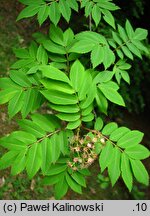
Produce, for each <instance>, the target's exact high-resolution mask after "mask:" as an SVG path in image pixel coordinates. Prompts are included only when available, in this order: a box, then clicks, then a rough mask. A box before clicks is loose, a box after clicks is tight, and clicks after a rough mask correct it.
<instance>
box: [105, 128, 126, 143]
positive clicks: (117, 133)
mask: <svg viewBox="0 0 150 216" xmlns="http://www.w3.org/2000/svg"><path fill="white" fill-rule="evenodd" d="M129 131H130V130H129V129H128V128H126V127H119V128H117V129H116V130H114V131H113V132H112V133H111V134H110V137H109V138H110V140H112V141H118V140H119V139H120V138H121V137H123V136H124V135H125V134H127V133H128V132H129Z"/></svg>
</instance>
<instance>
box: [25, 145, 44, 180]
mask: <svg viewBox="0 0 150 216" xmlns="http://www.w3.org/2000/svg"><path fill="white" fill-rule="evenodd" d="M41 164H42V151H41V145H39V144H38V143H35V144H33V145H32V146H31V147H30V149H29V150H28V154H27V162H26V170H27V174H28V176H29V178H30V179H31V178H33V176H34V175H35V174H36V173H37V172H38V170H39V169H40V167H41Z"/></svg>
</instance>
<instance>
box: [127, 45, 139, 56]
mask: <svg viewBox="0 0 150 216" xmlns="http://www.w3.org/2000/svg"><path fill="white" fill-rule="evenodd" d="M127 47H128V48H129V50H130V51H131V52H132V53H133V54H134V55H136V56H137V57H139V58H140V59H142V55H141V53H140V51H139V49H138V48H137V47H136V46H134V44H132V43H127Z"/></svg>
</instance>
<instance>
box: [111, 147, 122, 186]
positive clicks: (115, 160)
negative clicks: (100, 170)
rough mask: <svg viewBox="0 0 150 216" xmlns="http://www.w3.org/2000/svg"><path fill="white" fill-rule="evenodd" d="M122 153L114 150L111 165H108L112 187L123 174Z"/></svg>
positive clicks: (116, 149)
mask: <svg viewBox="0 0 150 216" xmlns="http://www.w3.org/2000/svg"><path fill="white" fill-rule="evenodd" d="M120 165H121V152H120V150H119V149H118V148H117V147H116V148H114V149H113V153H112V159H111V162H110V164H109V165H108V174H109V177H110V180H111V183H112V186H114V185H115V183H116V181H117V180H118V178H119V176H120V173H121V167H120Z"/></svg>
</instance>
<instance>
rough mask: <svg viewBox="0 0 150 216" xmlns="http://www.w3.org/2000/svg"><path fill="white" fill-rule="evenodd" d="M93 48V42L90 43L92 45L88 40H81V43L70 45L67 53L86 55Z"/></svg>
mask: <svg viewBox="0 0 150 216" xmlns="http://www.w3.org/2000/svg"><path fill="white" fill-rule="evenodd" d="M94 46H95V42H94V41H92V43H89V41H88V40H81V41H77V42H75V43H74V44H73V45H72V47H71V48H70V49H69V52H75V53H88V52H90V51H91V50H92V49H93V47H94Z"/></svg>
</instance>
